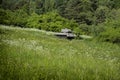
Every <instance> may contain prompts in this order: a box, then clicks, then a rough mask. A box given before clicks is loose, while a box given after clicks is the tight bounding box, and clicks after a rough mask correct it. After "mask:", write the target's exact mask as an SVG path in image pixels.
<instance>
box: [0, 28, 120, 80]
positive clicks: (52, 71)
mask: <svg viewBox="0 0 120 80" xmlns="http://www.w3.org/2000/svg"><path fill="white" fill-rule="evenodd" d="M119 74H120V47H118V46H117V45H114V44H109V43H93V42H91V41H82V40H72V41H68V40H64V39H58V38H55V37H54V36H50V35H47V34H45V33H43V32H42V31H38V30H30V29H28V30H26V29H25V30H24V29H19V28H10V27H4V26H0V80H120V76H119Z"/></svg>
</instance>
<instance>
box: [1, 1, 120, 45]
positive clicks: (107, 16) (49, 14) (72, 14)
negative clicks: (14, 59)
mask: <svg viewBox="0 0 120 80" xmlns="http://www.w3.org/2000/svg"><path fill="white" fill-rule="evenodd" d="M119 3H120V1H119V0H12V1H10V0H0V8H1V9H0V24H7V25H17V26H21V27H31V28H39V29H44V30H48V31H60V29H61V28H70V29H72V30H74V32H75V33H77V34H87V35H92V36H95V37H96V36H97V37H99V39H100V38H101V40H103V38H104V39H105V37H101V36H102V35H103V33H105V34H108V35H109V36H111V35H110V34H116V33H114V29H113V28H111V27H119V22H116V21H118V20H117V19H118V18H120V16H119V12H120V10H119V8H120V4H119ZM114 24H116V25H114ZM109 25H111V26H109ZM106 27H107V28H106ZM111 29H113V32H112V31H109V30H111ZM102 32H103V33H102ZM109 32H110V34H109ZM115 32H117V33H119V29H118V30H117V31H115ZM116 35H117V34H116ZM114 36H115V35H114ZM106 38H107V37H106ZM116 38H119V37H118V36H116ZM111 39H112V38H110V40H103V41H109V42H111ZM112 42H113V41H112ZM118 42H120V41H119V39H118V40H117V43H118Z"/></svg>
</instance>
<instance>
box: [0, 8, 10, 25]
mask: <svg viewBox="0 0 120 80" xmlns="http://www.w3.org/2000/svg"><path fill="white" fill-rule="evenodd" d="M8 17H9V16H8V15H7V12H6V11H5V10H3V9H0V24H6V23H7V20H8Z"/></svg>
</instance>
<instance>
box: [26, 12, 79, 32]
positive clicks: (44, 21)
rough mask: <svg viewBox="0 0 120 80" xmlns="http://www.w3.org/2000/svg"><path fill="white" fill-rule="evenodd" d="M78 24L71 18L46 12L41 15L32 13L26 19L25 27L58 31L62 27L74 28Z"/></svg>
mask: <svg viewBox="0 0 120 80" xmlns="http://www.w3.org/2000/svg"><path fill="white" fill-rule="evenodd" d="M77 26H78V24H77V23H76V22H74V21H73V20H67V19H65V18H63V17H61V16H60V15H59V14H58V13H57V12H48V13H46V14H43V15H38V14H35V13H33V14H32V15H31V16H29V18H28V20H27V24H26V27H30V28H39V29H43V30H47V31H54V32H58V31H60V30H61V29H62V28H69V29H72V30H73V29H74V28H75V27H77Z"/></svg>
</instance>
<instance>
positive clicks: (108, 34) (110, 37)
mask: <svg viewBox="0 0 120 80" xmlns="http://www.w3.org/2000/svg"><path fill="white" fill-rule="evenodd" d="M119 22H120V20H112V21H109V22H106V23H105V24H104V25H105V26H106V27H105V31H103V32H102V33H100V35H99V39H100V40H101V41H107V42H112V43H120V23H119Z"/></svg>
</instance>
